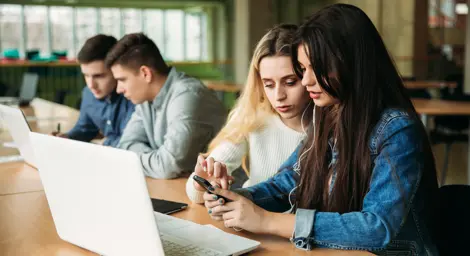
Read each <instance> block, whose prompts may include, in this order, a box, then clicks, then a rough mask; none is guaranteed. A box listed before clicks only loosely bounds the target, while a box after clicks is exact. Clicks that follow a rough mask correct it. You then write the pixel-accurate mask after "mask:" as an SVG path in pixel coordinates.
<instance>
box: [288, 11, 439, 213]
mask: <svg viewBox="0 0 470 256" xmlns="http://www.w3.org/2000/svg"><path fill="white" fill-rule="evenodd" d="M299 46H300V47H304V49H305V50H306V52H307V53H308V57H309V60H310V63H311V64H312V68H313V71H314V73H315V75H316V77H317V83H319V85H320V86H321V88H322V89H323V91H324V92H326V93H327V94H329V95H330V96H332V97H334V98H336V99H338V100H339V104H337V105H334V106H329V107H323V108H320V107H317V108H316V116H315V120H316V121H315V129H310V132H309V134H308V139H307V140H308V141H307V143H306V144H305V145H304V149H303V152H305V151H306V150H307V149H309V148H311V146H312V143H313V144H314V145H313V148H312V149H311V150H309V151H308V152H307V153H305V155H306V158H305V160H303V161H301V163H300V167H301V174H300V184H299V191H298V196H296V198H297V199H296V200H297V207H298V208H308V209H317V210H321V211H329V212H339V213H345V212H351V211H360V210H361V209H362V203H363V199H364V197H365V195H366V193H367V192H368V189H369V183H370V179H371V175H372V169H373V163H372V162H371V156H370V150H369V137H370V135H371V132H372V130H373V129H374V127H375V125H376V124H377V123H378V121H379V119H380V117H381V114H382V113H383V111H384V110H385V109H388V108H398V109H400V110H402V111H406V112H408V114H409V116H410V117H411V118H415V119H416V120H417V121H418V123H419V124H420V125H419V126H420V127H421V128H420V129H421V131H422V132H423V134H425V130H424V126H423V125H422V124H421V122H420V121H419V117H418V115H417V114H416V112H415V109H414V107H413V105H412V103H411V100H410V98H409V97H408V95H407V93H406V90H405V87H404V85H403V82H402V79H401V77H400V75H399V73H398V71H397V69H396V67H395V64H394V62H393V60H392V58H391V57H390V55H389V53H388V51H387V49H386V47H385V45H384V42H383V41H382V38H381V37H380V35H379V33H378V31H377V30H376V28H375V27H374V25H373V23H372V22H371V21H370V19H369V18H368V17H367V15H366V14H365V13H364V12H363V11H362V10H360V9H359V8H357V7H355V6H352V5H346V4H336V5H332V6H329V7H326V8H324V9H322V10H320V11H318V12H317V13H315V14H313V15H312V16H311V17H309V18H308V19H307V20H306V21H305V22H304V23H303V24H302V25H301V26H300V27H299V29H298V32H297V34H296V37H295V41H294V44H293V46H292V47H293V51H292V52H293V57H292V60H293V64H294V69H295V71H296V73H297V74H298V75H299V76H300V77H301V76H302V70H301V67H300V65H299V63H298V61H297V57H298V54H297V51H296V50H297V49H298V47H299ZM314 133H315V134H314ZM423 138H424V139H423V141H424V142H423V145H424V148H423V150H425V151H427V154H425V155H426V156H430V157H429V158H430V159H428V160H429V161H431V162H430V163H431V164H432V165H433V166H434V159H433V157H432V153H431V149H430V146H429V143H428V141H427V137H426V136H425V135H424V136H423ZM313 141H314V142H313ZM333 145H335V147H336V149H337V152H338V161H337V163H336V164H335V166H333V167H331V166H329V164H330V161H331V153H332V150H333V149H332V148H333ZM333 168H334V169H335V170H336V179H335V183H334V186H333V188H332V191H331V193H330V194H329V193H328V192H329V183H328V182H329V178H330V177H331V175H332V169H333Z"/></svg>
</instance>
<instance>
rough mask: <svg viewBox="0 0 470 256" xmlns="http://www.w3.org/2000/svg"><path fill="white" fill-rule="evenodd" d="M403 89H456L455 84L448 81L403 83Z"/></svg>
mask: <svg viewBox="0 0 470 256" xmlns="http://www.w3.org/2000/svg"><path fill="white" fill-rule="evenodd" d="M404 84H405V87H406V88H407V89H412V90H413V89H415V90H416V89H443V88H446V87H447V88H450V89H455V88H456V87H457V83H456V82H448V81H405V82H404Z"/></svg>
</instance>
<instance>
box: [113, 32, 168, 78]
mask: <svg viewBox="0 0 470 256" xmlns="http://www.w3.org/2000/svg"><path fill="white" fill-rule="evenodd" d="M105 64H106V66H107V67H108V68H111V66H113V65H115V64H120V65H122V66H125V67H128V68H132V69H135V70H137V69H138V68H140V67H141V66H143V65H145V66H148V67H150V68H152V69H153V70H154V71H156V72H158V73H160V74H168V72H169V68H168V66H167V65H166V63H165V60H163V57H162V55H161V54H160V50H158V47H157V45H156V44H155V43H154V42H153V41H152V39H150V38H148V37H147V36H146V35H144V34H143V33H133V34H127V35H125V36H124V37H123V38H121V40H119V41H118V42H117V44H116V45H115V46H114V47H113V48H112V49H111V51H110V52H109V53H108V55H107V56H106V60H105Z"/></svg>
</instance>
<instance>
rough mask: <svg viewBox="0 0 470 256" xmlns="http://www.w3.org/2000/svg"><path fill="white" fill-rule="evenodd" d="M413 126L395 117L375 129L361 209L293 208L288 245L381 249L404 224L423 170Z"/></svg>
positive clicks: (417, 134)
mask: <svg viewBox="0 0 470 256" xmlns="http://www.w3.org/2000/svg"><path fill="white" fill-rule="evenodd" d="M416 122H417V121H413V120H411V119H410V118H409V117H407V116H406V117H404V116H401V117H397V118H394V119H391V120H388V122H387V123H385V124H383V126H382V127H379V128H383V129H379V131H377V134H376V138H377V141H376V143H377V147H376V148H377V152H375V153H374V152H372V155H374V154H376V157H375V159H374V161H373V170H372V177H371V183H370V189H369V191H368V193H367V194H366V196H365V198H364V202H363V208H362V210H361V211H359V212H350V213H344V214H340V213H334V212H318V211H315V210H308V209H298V210H297V212H296V224H295V232H294V237H293V238H294V239H293V241H294V243H295V245H296V246H297V247H298V248H301V249H305V250H310V249H312V247H313V245H316V246H318V247H327V248H336V249H345V250H369V251H376V250H382V249H384V248H385V247H386V246H387V244H388V243H389V242H390V241H391V240H392V239H393V238H394V237H395V236H396V235H397V233H398V232H399V230H400V228H401V226H402V225H403V223H404V222H405V220H406V216H407V215H408V212H409V210H410V205H411V203H412V200H413V196H414V194H415V192H416V190H417V188H418V184H419V181H420V180H421V176H422V172H423V170H422V168H423V167H422V166H423V159H424V157H423V153H422V150H421V146H420V145H422V141H423V136H424V134H423V132H422V131H421V130H420V129H419V128H418V124H417V123H416ZM372 143H375V142H372Z"/></svg>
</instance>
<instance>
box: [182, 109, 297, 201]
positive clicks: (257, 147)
mask: <svg viewBox="0 0 470 256" xmlns="http://www.w3.org/2000/svg"><path fill="white" fill-rule="evenodd" d="M304 136H305V135H304V133H302V132H298V131H295V130H293V129H291V128H289V127H288V126H286V125H285V124H284V123H283V122H282V121H281V119H280V118H279V116H278V115H275V116H273V117H272V118H269V119H268V120H267V121H266V124H265V125H264V126H263V127H262V128H261V129H260V130H257V131H255V132H252V133H250V134H249V136H248V141H242V142H240V143H238V144H233V143H231V142H228V141H227V142H224V143H221V144H220V145H219V146H217V148H215V149H214V150H213V151H212V153H211V154H210V156H209V157H213V158H214V160H215V161H218V162H222V163H225V164H226V165H227V169H228V172H229V174H231V173H232V172H233V171H234V170H235V169H237V168H238V167H240V165H241V163H242V158H243V156H244V155H245V154H247V153H248V154H249V170H250V176H249V179H248V181H247V182H245V184H243V187H248V186H252V185H255V184H258V183H260V182H262V181H265V180H267V179H268V178H270V177H272V176H273V175H274V174H276V172H277V171H278V169H279V167H280V166H281V164H282V163H284V161H285V160H286V159H287V158H288V157H289V156H290V155H291V154H292V152H293V151H294V150H295V148H296V147H297V146H298V144H299V143H300V142H301V141H302V139H303V138H304ZM192 176H193V174H192V175H191V176H190V178H189V179H188V181H187V183H186V193H187V195H188V197H189V199H190V200H191V201H193V202H196V203H203V202H204V200H203V198H202V195H203V194H204V193H203V192H200V191H198V190H196V189H195V188H194V183H193V179H192Z"/></svg>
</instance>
